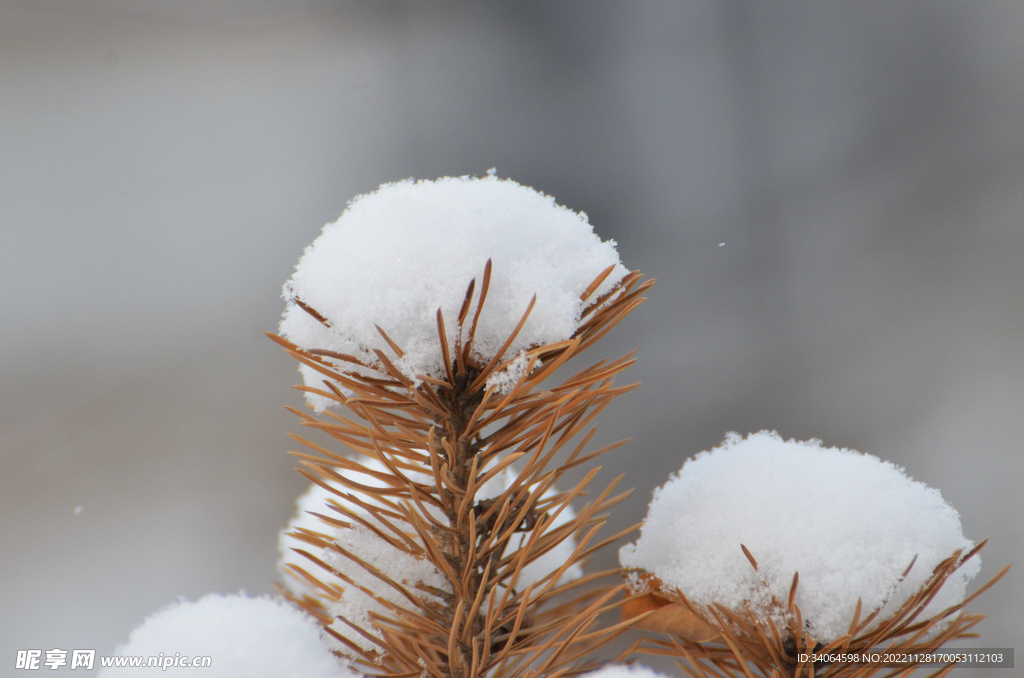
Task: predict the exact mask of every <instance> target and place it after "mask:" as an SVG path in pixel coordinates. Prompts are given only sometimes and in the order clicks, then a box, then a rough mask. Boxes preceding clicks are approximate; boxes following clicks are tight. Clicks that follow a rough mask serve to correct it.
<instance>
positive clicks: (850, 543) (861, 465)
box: [619, 431, 980, 642]
mask: <svg viewBox="0 0 1024 678" xmlns="http://www.w3.org/2000/svg"><path fill="white" fill-rule="evenodd" d="M741 544H742V545H744V546H746V548H747V549H748V550H749V551H750V553H751V555H753V557H754V558H755V560H756V561H757V564H758V571H757V572H755V571H754V569H753V567H752V566H751V563H750V562H749V561H748V560H747V558H746V556H745V555H744V554H743V551H742V549H741V548H740V545H741ZM973 547H974V542H972V541H970V540H968V539H965V538H964V536H963V532H962V529H961V526H960V515H959V514H958V513H957V512H956V511H955V510H954V509H953V508H952V507H951V506H949V504H947V503H946V502H945V501H944V500H943V499H942V495H941V494H940V493H939V491H938V490H935V489H932V488H929V487H928V486H926V485H924V484H923V483H920V482H917V481H915V480H913V479H911V478H909V477H908V476H907V475H906V474H905V472H904V470H903V469H902V468H899V467H897V466H894V465H893V464H891V463H889V462H884V461H881V460H880V459H878V458H877V457H873V456H871V455H867V454H861V453H859V452H856V451H854V450H847V449H837V448H825V447H823V446H822V444H821V441H818V440H809V441H806V442H797V441H795V440H788V441H786V440H783V439H782V438H781V437H780V436H779V434H778V433H775V432H768V431H762V432H760V433H754V434H751V435H749V436H748V437H747V438H746V439H744V438H741V437H740V436H739V435H737V434H735V433H731V434H729V436H728V437H726V439H725V442H723V443H722V445H720V446H719V447H717V448H715V449H713V450H711V451H710V452H701V453H700V454H698V455H697V456H696V457H694V458H693V459H691V460H688V461H687V462H686V463H685V464H683V468H682V470H680V471H679V472H678V473H676V474H674V475H672V477H671V478H669V481H668V482H667V483H665V485H663V486H662V487H660V488H659V489H657V490H655V492H654V498H653V500H652V501H651V505H650V509H649V511H648V514H647V519H646V521H645V522H644V525H643V527H642V528H641V532H640V538H639V539H638V540H637V541H636V543H635V544H629V545H626V546H624V547H623V548H622V549H621V550H620V551H619V560H620V562H621V563H622V565H623V566H624V567H626V568H633V569H639V570H646V571H647V572H649V573H652V574H654V575H655V576H656V577H658V578H659V579H660V580H661V581H662V583H663V584H665V585H666V586H668V587H672V588H675V589H677V590H678V591H680V592H682V593H683V594H684V595H685V596H686V597H687V598H688V599H689V600H690V601H692V602H694V603H698V604H702V605H709V604H711V603H719V604H722V605H725V606H727V607H730V608H733V609H740V608H742V607H743V605H744V603H748V602H749V603H750V604H751V605H752V607H753V608H755V609H760V610H761V611H763V612H765V613H766V614H767V613H768V607H769V605H768V601H770V600H771V598H772V597H773V596H774V597H775V598H776V599H777V600H780V601H786V600H788V596H789V590H790V586H791V584H792V581H793V574H794V573H795V572H799V574H800V583H799V586H798V587H797V595H796V600H795V602H796V604H797V605H799V607H800V610H801V613H802V615H803V618H804V620H806V622H807V623H808V631H809V632H810V633H811V634H812V635H814V636H815V637H817V638H818V639H819V640H820V641H822V642H828V641H830V640H833V639H835V638H837V637H839V636H841V635H843V634H844V633H846V632H847V631H848V630H849V625H850V621H851V620H852V619H853V614H854V610H855V608H856V606H857V599H858V598H861V599H862V600H863V610H864V613H863V616H866V615H867V614H868V613H869V612H871V611H873V610H875V609H877V608H879V607H880V606H882V605H883V604H884V605H885V609H886V610H889V611H891V612H895V610H896V609H897V608H898V607H899V606H900V604H902V603H903V602H904V601H905V600H906V599H907V598H909V597H910V596H911V595H912V594H913V593H915V592H916V591H917V590H918V589H920V588H921V586H923V585H924V583H925V581H926V580H927V579H928V578H929V577H930V576H931V574H932V571H933V570H934V568H935V567H936V566H937V565H938V564H939V563H940V562H941V561H943V560H945V559H946V558H948V557H949V556H951V555H952V554H953V552H954V551H956V550H957V549H962V550H963V551H964V553H966V552H967V551H968V550H970V549H971V548H973ZM915 557H916V558H917V561H916V562H915V563H914V567H913V568H912V569H911V571H910V573H909V574H908V575H907V576H906V579H905V580H904V581H903V582H902V583H900V578H901V576H902V574H903V572H904V571H905V570H906V569H907V566H908V565H910V563H911V561H913V560H914V558H915ZM979 569H980V560H979V559H978V557H977V556H975V557H973V558H971V559H970V560H969V561H967V562H966V563H965V564H964V565H963V566H962V567H961V568H960V569H959V570H957V571H956V572H955V573H954V574H953V575H952V576H951V577H950V578H949V579H948V580H947V581H946V583H945V584H944V585H943V587H942V589H941V590H940V591H939V593H938V595H937V596H936V597H935V599H934V600H933V602H932V603H931V604H930V605H929V607H928V608H926V610H925V614H926V615H929V616H930V615H934V614H937V613H939V612H941V611H942V610H944V609H946V608H947V607H949V606H952V605H956V604H958V603H960V602H963V599H964V592H965V588H966V586H967V582H968V581H969V580H971V579H972V578H973V577H974V576H975V575H976V574H977V573H978V571H979ZM632 584H633V587H634V588H636V589H637V590H636V592H638V593H639V592H641V591H642V589H643V584H642V581H641V579H640V578H638V577H636V578H634V579H633V581H632ZM886 616H888V615H887V614H886V613H885V612H884V611H883V613H882V614H881V615H880V619H884V618H885V617H886ZM776 621H777V620H776Z"/></svg>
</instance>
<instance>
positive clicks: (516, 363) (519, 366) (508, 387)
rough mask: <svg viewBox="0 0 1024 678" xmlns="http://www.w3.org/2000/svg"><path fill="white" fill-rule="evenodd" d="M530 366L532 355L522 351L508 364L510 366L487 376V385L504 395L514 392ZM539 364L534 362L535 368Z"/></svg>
mask: <svg viewBox="0 0 1024 678" xmlns="http://www.w3.org/2000/svg"><path fill="white" fill-rule="evenodd" d="M529 366H530V357H529V355H527V353H526V351H520V352H519V355H517V356H516V357H515V359H514V360H513V361H512V362H510V363H509V364H508V367H506V368H504V369H501V370H496V371H495V372H494V374H492V375H491V376H490V377H488V378H487V383H486V384H485V386H487V388H491V387H492V386H493V387H494V388H496V389H497V390H498V393H500V394H502V395H508V394H509V393H511V392H512V389H514V388H515V387H516V385H517V384H518V383H519V381H520V380H521V379H522V378H523V377H524V376H526V370H527V368H528V367H529ZM538 367H539V365H538V364H537V363H534V364H533V368H534V369H537V368H538Z"/></svg>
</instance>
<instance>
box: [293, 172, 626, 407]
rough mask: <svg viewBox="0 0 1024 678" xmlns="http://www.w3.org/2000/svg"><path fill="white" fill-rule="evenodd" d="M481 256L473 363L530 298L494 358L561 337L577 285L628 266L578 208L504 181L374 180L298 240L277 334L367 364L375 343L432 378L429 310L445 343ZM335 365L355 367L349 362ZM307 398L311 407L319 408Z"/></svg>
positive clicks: (405, 367)
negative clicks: (483, 288)
mask: <svg viewBox="0 0 1024 678" xmlns="http://www.w3.org/2000/svg"><path fill="white" fill-rule="evenodd" d="M488 260H491V261H492V262H493V276H492V277H491V279H490V290H489V293H488V296H487V303H486V304H485V305H484V306H483V309H482V313H481V315H480V318H479V325H478V327H477V328H476V333H475V338H474V342H473V355H472V356H471V359H475V360H477V361H479V362H481V363H486V362H488V361H489V360H490V359H491V358H492V357H494V353H496V352H497V351H498V350H499V349H500V348H501V346H502V345H503V343H504V341H505V339H506V338H507V337H508V336H509V335H510V334H512V331H513V330H514V328H515V327H516V325H517V323H518V322H519V320H520V318H521V317H522V316H523V313H524V312H525V311H526V309H527V308H528V307H529V306H530V303H531V299H532V298H533V296H534V295H536V296H537V302H536V305H535V306H534V308H533V309H532V311H531V313H530V316H529V318H527V320H526V324H525V325H524V326H523V328H522V330H521V331H520V332H519V333H518V335H517V336H516V339H515V341H514V342H513V343H512V345H511V346H509V348H508V349H507V350H506V351H505V354H504V356H503V358H511V357H512V356H514V355H515V354H516V353H518V352H519V351H520V350H522V349H527V348H531V347H534V346H540V345H545V344H553V343H556V342H559V341H562V340H565V339H568V338H569V337H571V336H572V335H573V333H574V332H575V331H576V330H577V329H578V327H579V323H580V318H581V314H582V313H583V311H584V310H585V308H586V306H587V302H585V301H582V300H581V298H580V297H581V295H582V294H583V293H584V291H585V290H587V287H588V285H590V283H591V282H592V281H594V279H595V278H597V277H598V275H599V274H601V272H602V271H604V270H605V269H606V268H608V267H609V266H614V267H615V268H614V269H613V270H612V273H611V274H610V275H609V276H608V277H607V278H605V279H604V281H603V282H602V284H601V285H600V287H598V288H597V290H595V291H594V292H593V293H592V294H591V295H590V296H589V297H588V299H589V300H590V302H591V303H592V302H593V300H594V299H597V298H599V297H600V296H601V295H602V294H603V293H605V292H607V291H608V290H610V289H611V288H612V287H613V286H614V285H615V284H616V283H618V282H619V281H620V280H621V279H622V278H623V276H624V275H625V274H626V273H627V272H628V271H627V270H626V269H625V268H624V267H623V266H622V265H621V264H620V263H619V256H618V253H617V252H616V251H615V243H614V242H612V241H606V242H602V241H601V239H600V238H599V237H598V236H597V235H595V234H594V232H593V227H592V226H591V225H590V223H589V222H588V221H587V217H586V215H585V214H583V213H577V212H573V211H572V210H569V209H567V208H565V207H562V206H561V205H557V204H556V203H555V201H554V199H553V198H551V197H550V196H546V195H544V194H542V193H538V192H537V191H534V190H533V189H532V188H528V187H526V186H521V185H520V184H517V183H515V182H514V181H510V180H501V179H498V178H497V177H494V176H486V177H483V178H479V179H476V178H468V177H459V178H453V177H446V178H443V179H438V180H437V181H418V182H414V181H412V180H408V181H402V182H398V183H393V184H385V185H383V186H381V187H380V188H378V189H377V190H376V191H374V192H373V193H370V194H368V195H363V196H359V197H357V198H355V199H354V200H353V201H352V202H351V203H350V204H349V206H348V209H346V210H345V213H344V214H342V215H341V218H339V219H338V221H336V222H335V223H333V224H328V225H327V226H325V227H324V229H323V233H322V234H321V235H320V236H319V237H318V238H317V239H316V240H315V241H314V242H313V243H312V244H311V245H310V246H309V247H307V248H306V251H305V253H304V254H303V255H302V258H301V259H300V261H299V263H298V265H297V266H296V268H295V273H294V275H293V276H292V277H291V279H290V280H288V282H287V283H286V284H285V287H284V297H285V299H286V301H287V302H288V304H287V308H286V309H285V312H284V317H283V319H282V321H281V329H280V331H281V336H283V337H284V338H286V339H288V340H289V341H291V342H292V343H293V344H296V345H297V346H300V347H302V348H305V349H318V350H326V351H331V352H334V353H336V354H342V355H347V356H353V357H355V358H357V359H358V360H359V361H360V362H362V363H364V364H368V365H374V364H378V363H379V361H378V358H377V356H376V355H375V354H374V353H373V350H374V349H378V350H382V351H384V352H385V353H386V354H387V355H388V356H389V358H390V359H391V360H392V361H393V362H394V364H395V366H396V367H397V368H398V369H400V370H401V371H402V373H403V374H404V375H405V376H406V377H407V378H409V379H410V380H413V381H416V380H417V378H418V377H419V376H420V375H426V376H432V377H441V376H443V374H444V370H445V367H444V364H443V360H442V357H441V353H440V352H439V350H438V335H437V324H436V320H435V314H436V313H437V310H438V309H439V308H440V309H441V311H442V314H443V316H444V320H445V331H446V333H447V336H448V337H449V338H450V340H452V341H453V343H455V340H456V337H458V333H459V328H458V326H457V323H456V318H457V316H458V314H459V311H460V307H461V305H462V303H463V300H464V298H465V297H466V285H467V284H468V283H469V281H470V280H473V279H474V278H475V279H477V280H480V275H481V272H482V271H483V267H484V264H485V262H487V261H488ZM378 326H379V327H380V329H381V330H383V331H384V332H385V333H386V334H387V335H388V337H390V339H391V340H392V341H394V343H395V344H396V345H397V346H398V347H399V348H400V349H401V352H402V355H401V356H398V355H397V354H396V353H395V352H394V351H393V350H392V347H391V346H389V344H388V342H387V341H386V340H385V339H384V338H383V337H382V335H381V333H380V332H379V331H378V329H377V327H378ZM465 331H467V328H463V332H465ZM462 338H463V339H465V337H462ZM338 368H339V369H343V370H347V371H352V372H362V373H366V370H365V369H364V368H361V367H360V366H358V365H354V364H352V363H345V362H342V363H340V364H339V365H338ZM300 369H301V371H302V373H303V377H304V379H305V381H306V384H307V385H308V386H312V387H315V388H322V387H323V386H322V384H323V379H324V377H323V375H322V374H320V373H319V372H317V371H315V370H313V369H311V368H309V367H308V366H303V367H302V368H300ZM307 397H309V400H310V403H311V404H313V405H314V406H315V407H316V408H317V409H318V410H320V411H322V410H323V408H324V407H325V406H326V405H327V404H328V402H327V400H326V399H323V398H318V397H317V396H316V395H310V396H307Z"/></svg>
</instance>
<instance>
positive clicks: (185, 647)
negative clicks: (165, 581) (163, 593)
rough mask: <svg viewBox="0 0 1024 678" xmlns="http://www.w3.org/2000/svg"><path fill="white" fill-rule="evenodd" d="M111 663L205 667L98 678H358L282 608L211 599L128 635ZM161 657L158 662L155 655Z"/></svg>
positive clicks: (265, 602) (314, 629)
mask: <svg viewBox="0 0 1024 678" xmlns="http://www.w3.org/2000/svg"><path fill="white" fill-rule="evenodd" d="M116 653H117V654H118V655H119V656H124V657H134V656H143V657H146V660H148V658H149V657H157V658H158V659H159V660H160V661H161V662H162V661H163V658H171V659H174V658H175V657H176V655H179V654H180V655H181V656H183V657H187V658H188V659H189V660H190V661H191V660H192V658H194V657H210V659H211V663H210V665H209V666H200V667H198V668H197V667H192V666H180V665H179V666H173V665H169V666H167V667H165V666H164V665H163V663H161V665H160V667H161V669H162V670H161V671H159V672H157V671H156V669H155V668H153V667H146V666H142V667H105V668H101V669H100V677H101V678H114V677H121V676H124V677H128V676H153V675H161V676H164V675H167V676H178V675H190V676H191V675H203V676H206V677H207V678H238V676H246V678H359V675H360V674H358V673H356V672H355V671H353V670H351V669H350V668H349V667H348V666H347V665H345V664H344V663H343V662H341V661H339V660H338V659H337V658H336V657H335V656H334V655H333V654H331V652H330V651H329V650H328V649H327V646H326V645H324V644H323V643H322V642H321V641H320V627H319V626H317V623H316V621H314V620H313V618H312V617H309V616H308V615H306V614H305V613H304V612H301V611H300V610H298V609H296V608H294V607H292V606H291V605H290V604H289V603H287V602H285V601H282V600H274V599H271V598H267V597H262V598H247V597H246V596H244V595H228V596H224V595H220V594H217V593H211V594H208V595H206V596H203V597H202V598H200V599H199V600H198V601H196V602H194V603H193V602H190V601H187V600H184V599H182V600H179V601H178V602H176V603H173V604H172V605H170V606H168V607H166V608H164V609H163V610H160V611H159V612H155V613H154V614H152V615H150V616H149V617H147V618H146V620H145V621H144V622H143V623H142V624H141V625H140V626H138V627H137V628H135V629H134V630H133V631H132V632H131V634H129V636H128V642H127V643H125V644H123V645H121V646H119V647H118V648H117V650H116ZM161 654H162V655H163V656H164V657H163V658H161V657H160V656H159V655H161Z"/></svg>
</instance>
